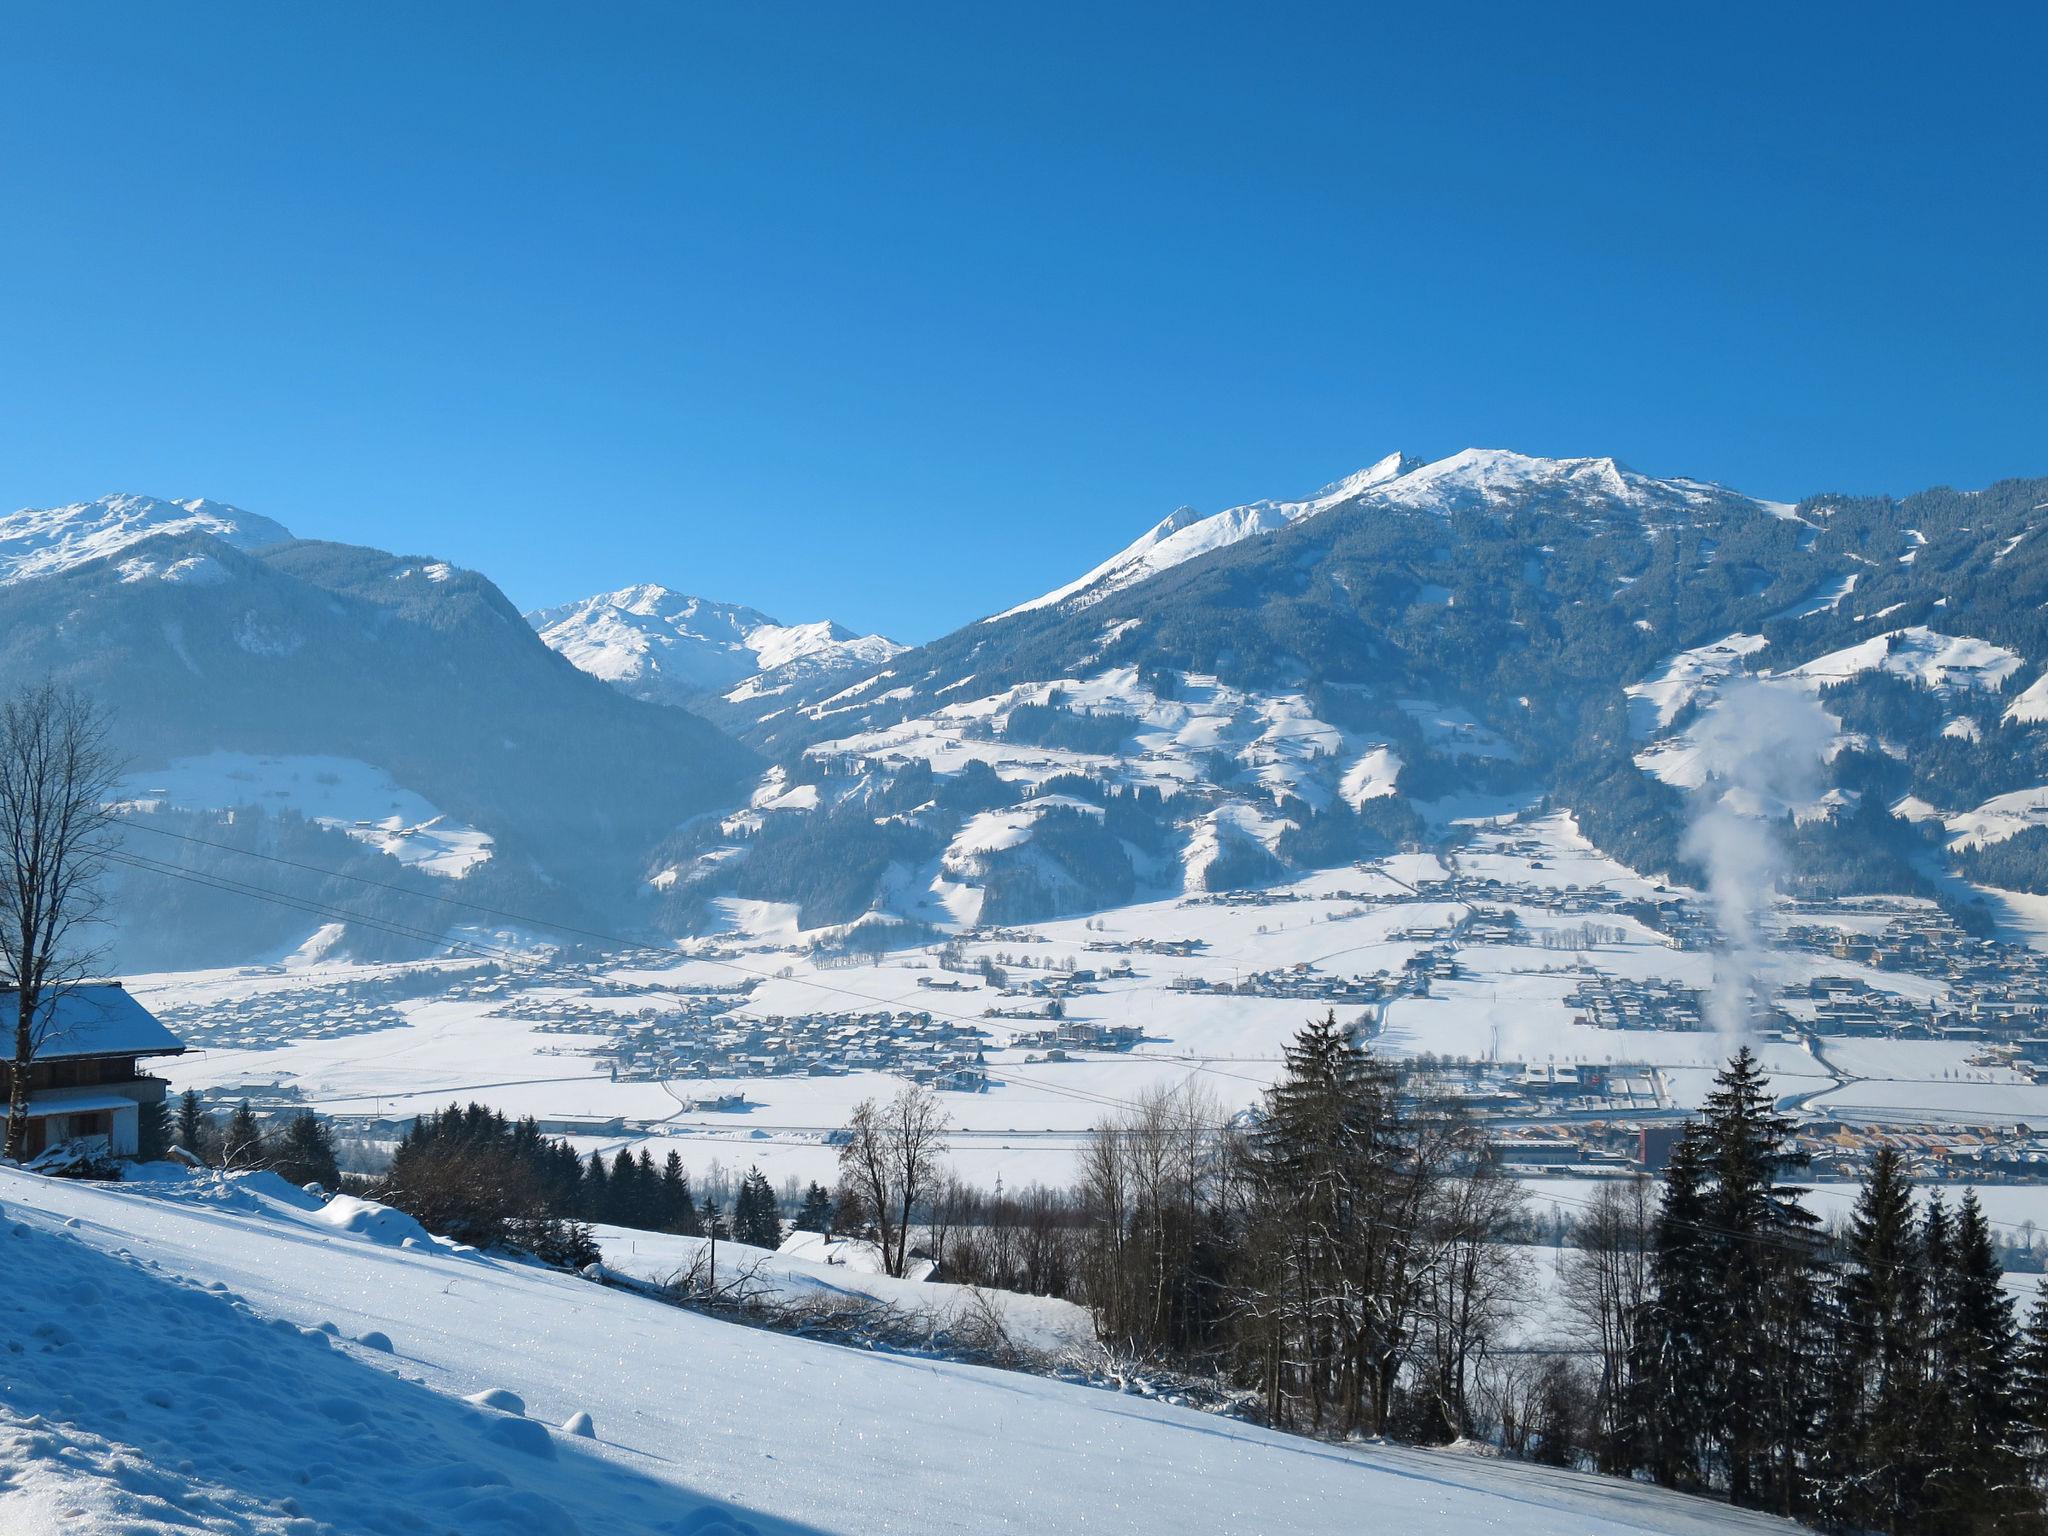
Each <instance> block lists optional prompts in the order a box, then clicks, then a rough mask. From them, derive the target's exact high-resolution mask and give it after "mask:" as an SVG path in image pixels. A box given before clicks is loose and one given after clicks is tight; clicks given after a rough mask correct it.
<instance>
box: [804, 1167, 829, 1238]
mask: <svg viewBox="0 0 2048 1536" xmlns="http://www.w3.org/2000/svg"><path fill="white" fill-rule="evenodd" d="M796 1229H797V1231H799V1232H817V1233H821V1234H823V1235H825V1236H828V1237H829V1236H830V1235H831V1232H832V1195H831V1193H830V1191H828V1190H827V1189H826V1188H825V1186H824V1185H822V1184H820V1183H818V1182H817V1181H815V1180H813V1181H812V1183H811V1187H810V1188H809V1189H807V1190H805V1191H804V1203H803V1208H802V1209H801V1210H799V1211H798V1212H797V1214H796Z"/></svg>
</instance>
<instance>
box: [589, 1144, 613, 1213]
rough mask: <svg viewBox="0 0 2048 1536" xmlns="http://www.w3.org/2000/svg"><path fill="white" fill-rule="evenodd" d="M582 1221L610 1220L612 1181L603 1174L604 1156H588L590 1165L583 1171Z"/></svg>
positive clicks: (594, 1153)
mask: <svg viewBox="0 0 2048 1536" xmlns="http://www.w3.org/2000/svg"><path fill="white" fill-rule="evenodd" d="M582 1199H583V1219H584V1220H585V1221H606V1222H608V1221H610V1220H611V1219H612V1209H611V1206H612V1181H611V1175H609V1174H608V1173H606V1172H605V1168H604V1154H603V1153H602V1152H593V1153H591V1154H590V1165H589V1166H588V1167H587V1168H585V1169H584V1170H583V1196H582Z"/></svg>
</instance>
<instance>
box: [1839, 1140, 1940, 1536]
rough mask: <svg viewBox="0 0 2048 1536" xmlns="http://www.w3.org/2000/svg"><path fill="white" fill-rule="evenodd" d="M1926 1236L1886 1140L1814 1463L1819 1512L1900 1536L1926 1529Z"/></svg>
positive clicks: (1845, 1281)
mask: <svg viewBox="0 0 2048 1536" xmlns="http://www.w3.org/2000/svg"><path fill="white" fill-rule="evenodd" d="M1921 1239H1922V1233H1921V1229H1920V1226H1919V1223H1918V1222H1917V1221H1916V1220H1915V1219H1914V1212H1913V1195H1912V1191H1911V1189H1910V1188H1909V1187H1908V1185H1907V1183H1906V1177H1905V1172H1904V1170H1903V1168H1902V1167H1901V1165H1900V1162H1899V1157H1898V1154H1897V1153H1896V1152H1895V1151H1894V1150H1893V1149H1892V1148H1890V1147H1882V1148H1880V1149H1879V1150H1878V1153H1877V1156H1876V1158H1875V1159H1874V1160H1873V1162H1872V1164H1871V1170H1870V1178H1869V1181H1868V1182H1867V1183H1866V1184H1865V1185H1864V1186H1863V1192H1862V1194H1861V1195H1860V1196H1859V1197H1858V1199H1857V1202H1856V1209H1855V1212H1854V1214H1853V1215H1852V1217H1851V1219H1850V1223H1849V1230H1848V1234H1847V1238H1846V1241H1845V1243H1844V1256H1843V1268H1842V1274H1841V1278H1840V1280H1839V1282H1838V1284H1837V1286H1836V1300H1835V1308H1834V1316H1833V1320H1832V1321H1833V1330H1832V1331H1833V1350H1832V1357H1831V1361H1830V1366H1829V1370H1828V1378H1829V1379H1828V1385H1827V1389H1826V1399H1827V1404H1826V1410H1825V1411H1826V1428H1825V1431H1824V1433H1823V1438H1822V1449H1821V1453H1820V1456H1819V1460H1818V1465H1817V1467H1816V1483H1817V1485H1818V1488H1817V1493H1818V1504H1819V1509H1820V1512H1821V1513H1822V1514H1823V1515H1824V1516H1826V1517H1827V1518H1828V1519H1829V1520H1830V1521H1831V1522H1832V1523H1834V1524H1838V1525H1842V1526H1846V1527H1849V1528H1851V1529H1856V1530H1870V1531H1883V1532H1887V1533H1893V1536H1901V1533H1905V1532H1910V1531H1914V1530H1917V1529H1918V1528H1919V1521H1920V1518H1921V1497H1922V1488H1923V1485H1924V1483H1925V1481H1926V1468H1925V1466H1924V1464H1923V1463H1922V1461H1921V1458H1920V1452H1921V1449H1922V1444H1921V1439H1922V1437H1921V1434H1920V1431H1919V1414H1920V1411H1921V1408H1922V1405H1923V1403H1924V1400H1925V1397H1926V1390H1927V1378H1926V1367H1927V1346H1928V1334H1927V1294H1926V1284H1927V1274H1926V1263H1925V1255H1924V1253H1923V1250H1922V1245H1921Z"/></svg>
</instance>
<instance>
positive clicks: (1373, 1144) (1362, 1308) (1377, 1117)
mask: <svg viewBox="0 0 2048 1536" xmlns="http://www.w3.org/2000/svg"><path fill="white" fill-rule="evenodd" d="M1284 1062H1285V1064H1284V1067H1283V1070H1282V1072H1281V1076H1280V1080H1279V1081H1278V1082H1277V1083H1275V1084H1274V1085H1273V1087H1272V1088H1271V1089H1270V1090H1269V1091H1268V1092H1267V1095H1266V1103H1265V1106H1264V1111H1263V1113H1262V1114H1261V1115H1260V1117H1259V1120H1258V1122H1257V1125H1256V1126H1255V1128H1254V1130H1253V1132H1252V1136H1251V1141H1250V1148H1249V1161H1250V1166H1251V1172H1252V1177H1253V1180H1254V1183H1255V1184H1256V1186H1257V1188H1258V1191H1259V1197H1260V1202H1261V1205H1262V1206H1263V1208H1264V1219H1265V1221H1266V1222H1267V1224H1268V1226H1269V1228H1270V1230H1269V1232H1268V1233H1266V1234H1265V1235H1264V1237H1263V1241H1265V1242H1267V1243H1269V1244H1270V1245H1271V1247H1272V1250H1273V1255H1272V1256H1273V1259H1274V1262H1275V1266H1276V1268H1275V1270H1274V1272H1273V1274H1272V1275H1271V1277H1270V1278H1269V1279H1267V1280H1266V1281H1264V1282H1263V1283H1261V1284H1260V1285H1259V1286H1258V1287H1257V1288H1256V1291H1257V1302H1256V1304H1257V1305H1259V1306H1260V1307H1262V1308H1264V1309H1266V1310H1267V1311H1268V1312H1269V1314H1270V1319H1271V1323H1272V1325H1273V1327H1272V1329H1271V1330H1269V1346H1268V1360H1267V1370H1266V1381H1265V1389H1266V1397H1267V1405H1268V1412H1269V1414H1270V1415H1271V1416H1272V1417H1274V1418H1276V1419H1284V1418H1285V1417H1286V1415H1287V1413H1288V1411H1289V1410H1288V1406H1287V1402H1286V1399H1288V1398H1290V1397H1292V1398H1301V1399H1305V1400H1306V1406H1307V1409H1308V1414H1309V1422H1310V1424H1311V1426H1312V1427H1313V1428H1316V1429H1321V1428H1322V1427H1323V1426H1324V1424H1325V1422H1326V1421H1327V1420H1329V1419H1331V1418H1332V1417H1334V1419H1335V1421H1336V1423H1337V1425H1338V1427H1339V1428H1341V1429H1342V1430H1343V1431H1344V1432H1346V1433H1349V1432H1351V1431H1353V1430H1356V1429H1359V1428H1361V1427H1362V1428H1365V1429H1367V1430H1368V1431H1377V1430H1379V1429H1381V1428H1383V1427H1384V1425H1385V1422H1386V1418H1387V1416H1388V1412H1389V1410H1390V1408H1391V1397H1392V1391H1393V1386H1394V1381H1395V1377H1396V1375H1397V1373H1398V1371H1399V1368H1400V1364H1401V1360H1402V1358H1403V1354H1404V1351H1405V1346H1406V1344H1407V1342H1408V1339H1407V1331H1408V1329H1409V1328H1410V1327H1411V1326H1412V1322H1413V1318H1412V1313H1410V1312H1408V1311H1406V1310H1405V1309H1404V1308H1403V1307H1402V1306H1401V1305H1400V1304H1399V1302H1398V1296H1399V1293H1401V1292H1402V1291H1404V1290H1405V1289H1406V1285H1405V1277H1404V1276H1403V1275H1402V1274H1401V1273H1400V1271H1401V1270H1402V1268H1403V1266H1405V1265H1406V1264H1408V1263H1409V1262H1410V1261H1411V1258H1412V1256H1413V1253H1414V1248H1413V1245H1412V1244H1410V1243H1409V1242H1408V1241H1406V1232H1407V1230H1409V1226H1410V1224H1409V1223H1408V1222H1407V1221H1405V1220H1403V1219H1402V1218H1401V1217H1400V1216H1399V1215H1397V1212H1398V1211H1399V1210H1400V1208H1401V1207H1402V1206H1403V1205H1404V1203H1406V1197H1407V1195H1408V1194H1409V1193H1410V1190H1409V1188H1408V1187H1407V1186H1406V1184H1405V1181H1404V1175H1405V1173H1406V1172H1407V1159H1406V1158H1405V1156H1404V1148H1403V1146H1402V1137H1401V1134H1400V1130H1399V1127H1398V1120H1397V1111H1396V1104H1395V1095H1394V1083H1393V1077H1392V1074H1391V1073H1390V1072H1388V1071H1387V1069H1386V1068H1384V1067H1383V1066H1382V1065H1381V1064H1380V1063H1379V1062H1377V1061H1375V1060H1374V1059H1373V1058H1372V1056H1371V1055H1370V1053H1368V1052H1367V1051H1366V1050H1365V1049H1364V1047H1363V1046H1361V1045H1359V1044H1358V1042H1357V1041H1356V1040H1355V1039H1354V1038H1352V1035H1351V1033H1350V1032H1349V1031H1347V1030H1346V1029H1345V1028H1344V1027H1343V1026H1341V1025H1339V1024H1338V1022H1337V1015H1336V1012H1335V1011H1334V1010H1332V1011H1331V1012H1330V1013H1329V1014H1328V1015H1327V1016H1326V1017H1324V1018H1322V1019H1318V1020H1314V1021H1311V1022H1310V1023H1309V1024H1308V1025H1307V1026H1306V1027H1304V1028H1303V1029H1302V1030H1301V1032H1300V1033H1299V1034H1297V1035H1296V1036H1295V1038H1294V1040H1293V1041H1292V1042H1290V1043H1289V1044H1288V1045H1287V1047H1286V1048H1285V1052H1284ZM1276 1345H1277V1348H1274V1347H1273V1346H1276Z"/></svg>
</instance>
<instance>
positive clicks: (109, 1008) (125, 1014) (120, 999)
mask: <svg viewBox="0 0 2048 1536" xmlns="http://www.w3.org/2000/svg"><path fill="white" fill-rule="evenodd" d="M15 997H16V994H15V992H14V990H13V989H12V988H9V989H7V990H5V991H0V1038H11V1037H12V1034H13V1020H14V1010H15V1008H16V1007H17V1006H18V1005H17V1003H16V1002H15ZM55 1007H56V1013H55V1017H54V1018H53V1019H51V1021H50V1027H49V1028H48V1029H47V1030H46V1031H45V1032H44V1034H43V1040H42V1044H41V1045H40V1046H39V1047H38V1048H37V1050H36V1059H37V1060H38V1061H56V1060H61V1059H64V1058H66V1057H78V1056H175V1055H178V1054H180V1053H181V1052H183V1050H184V1049H185V1045H184V1042H183V1041H181V1040H180V1039H179V1038H178V1037H177V1036H176V1035H174V1034H172V1033H171V1032H170V1030H168V1029H167V1028H165V1027H164V1025H163V1023H162V1021H161V1020H159V1019H158V1018H157V1017H156V1015H155V1014H153V1013H151V1012H150V1011H149V1010H148V1009H147V1008H145V1007H143V1006H142V1004H140V1003H138V1002H137V1001H136V1000H135V999H134V997H133V996H131V995H130V994H129V992H128V990H127V989H126V988H125V987H123V986H122V985H121V984H120V983H119V982H118V981H96V982H88V983H86V984H85V985H84V986H80V987H74V988H73V989H72V990H71V991H69V992H66V993H65V994H64V995H63V996H62V997H60V998H58V999H57V1002H56V1005H55Z"/></svg>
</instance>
